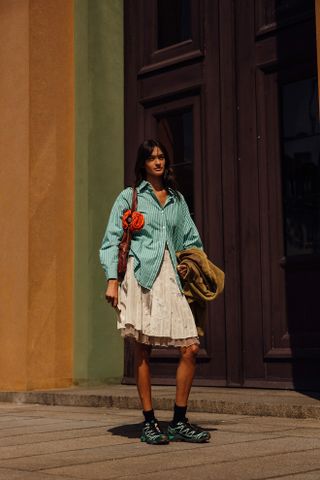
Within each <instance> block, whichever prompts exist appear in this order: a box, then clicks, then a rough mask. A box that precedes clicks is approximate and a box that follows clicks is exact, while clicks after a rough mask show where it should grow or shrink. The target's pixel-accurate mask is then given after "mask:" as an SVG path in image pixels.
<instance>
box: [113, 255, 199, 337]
mask: <svg viewBox="0 0 320 480" xmlns="http://www.w3.org/2000/svg"><path fill="white" fill-rule="evenodd" d="M118 308H119V311H118V320H117V328H118V329H119V330H120V331H121V335H122V336H123V337H125V336H128V337H133V338H134V339H135V340H137V341H138V342H140V343H145V344H148V345H156V346H165V347H168V346H173V347H185V346H189V345H192V344H199V343H200V342H199V337H198V333H197V329H196V325H195V321H194V317H193V314H192V311H191V309H190V307H189V304H188V302H187V299H186V297H185V296H184V294H183V293H181V292H180V289H179V286H178V284H177V281H176V278H175V272H174V269H173V266H172V262H171V259H170V254H169V251H168V250H167V249H165V252H164V256H163V259H162V263H161V267H160V270H159V273H158V276H157V278H156V280H155V282H154V284H153V286H152V288H151V290H147V289H145V288H143V287H141V286H140V285H139V284H138V282H137V280H136V278H135V276H134V271H133V257H129V259H128V265H127V271H126V275H125V277H124V280H123V282H122V283H121V285H119V298H118Z"/></svg>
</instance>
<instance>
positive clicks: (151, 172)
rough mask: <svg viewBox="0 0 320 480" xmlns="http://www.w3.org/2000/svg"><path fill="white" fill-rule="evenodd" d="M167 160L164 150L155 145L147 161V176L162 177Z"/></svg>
mask: <svg viewBox="0 0 320 480" xmlns="http://www.w3.org/2000/svg"><path fill="white" fill-rule="evenodd" d="M165 164H166V160H165V157H164V154H163V153H162V150H161V149H160V148H159V147H154V149H153V150H152V152H151V155H150V156H149V158H147V160H146V162H145V170H146V174H147V178H148V177H149V178H150V177H161V176H162V175H163V174H164V170H165Z"/></svg>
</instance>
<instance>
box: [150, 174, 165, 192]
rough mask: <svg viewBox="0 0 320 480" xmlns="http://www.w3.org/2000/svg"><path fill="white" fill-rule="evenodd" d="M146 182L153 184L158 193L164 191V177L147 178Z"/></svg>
mask: <svg viewBox="0 0 320 480" xmlns="http://www.w3.org/2000/svg"><path fill="white" fill-rule="evenodd" d="M146 180H147V182H149V183H151V185H152V187H153V188H154V190H157V191H159V190H164V185H163V180H162V177H160V178H159V177H153V176H147V178H146Z"/></svg>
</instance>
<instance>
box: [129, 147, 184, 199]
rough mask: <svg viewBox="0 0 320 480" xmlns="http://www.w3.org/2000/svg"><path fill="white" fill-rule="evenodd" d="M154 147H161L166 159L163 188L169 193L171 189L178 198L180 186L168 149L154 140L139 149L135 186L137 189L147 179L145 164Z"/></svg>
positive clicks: (135, 170) (135, 169)
mask: <svg viewBox="0 0 320 480" xmlns="http://www.w3.org/2000/svg"><path fill="white" fill-rule="evenodd" d="M154 147H159V148H160V150H161V151H162V153H163V155H164V158H165V167H164V174H163V186H164V188H165V189H166V190H167V191H168V189H169V187H170V188H171V189H172V190H173V191H174V194H175V195H176V196H177V197H178V198H180V197H179V195H178V184H177V182H176V179H175V176H174V173H173V169H172V167H171V162H170V158H169V154H168V150H167V149H166V147H165V146H164V145H163V144H162V143H161V142H160V141H159V140H154V139H149V140H144V142H142V143H141V144H140V146H139V148H138V152H137V159H136V164H135V167H134V173H135V176H136V179H135V182H134V186H135V187H137V186H138V185H139V184H140V183H141V182H142V180H145V179H146V170H145V163H146V160H147V159H148V158H149V157H150V155H151V154H152V151H153V149H154Z"/></svg>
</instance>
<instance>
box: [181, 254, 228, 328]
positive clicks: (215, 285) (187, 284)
mask: <svg viewBox="0 0 320 480" xmlns="http://www.w3.org/2000/svg"><path fill="white" fill-rule="evenodd" d="M176 256H177V259H178V263H179V265H185V266H186V273H185V274H184V275H181V279H182V283H183V293H184V294H185V296H186V298H187V300H188V302H189V304H190V307H191V309H192V312H193V314H194V317H195V322H196V325H197V330H198V334H199V335H200V336H203V335H204V326H205V317H206V307H207V302H210V301H212V300H214V299H215V298H217V296H218V295H219V294H220V293H221V292H222V291H223V289H224V272H223V271H222V270H220V268H218V267H217V266H216V265H214V264H213V263H212V262H211V261H210V260H209V259H208V257H207V255H206V253H205V252H204V251H203V250H200V249H199V248H188V249H187V250H181V251H179V252H176Z"/></svg>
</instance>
